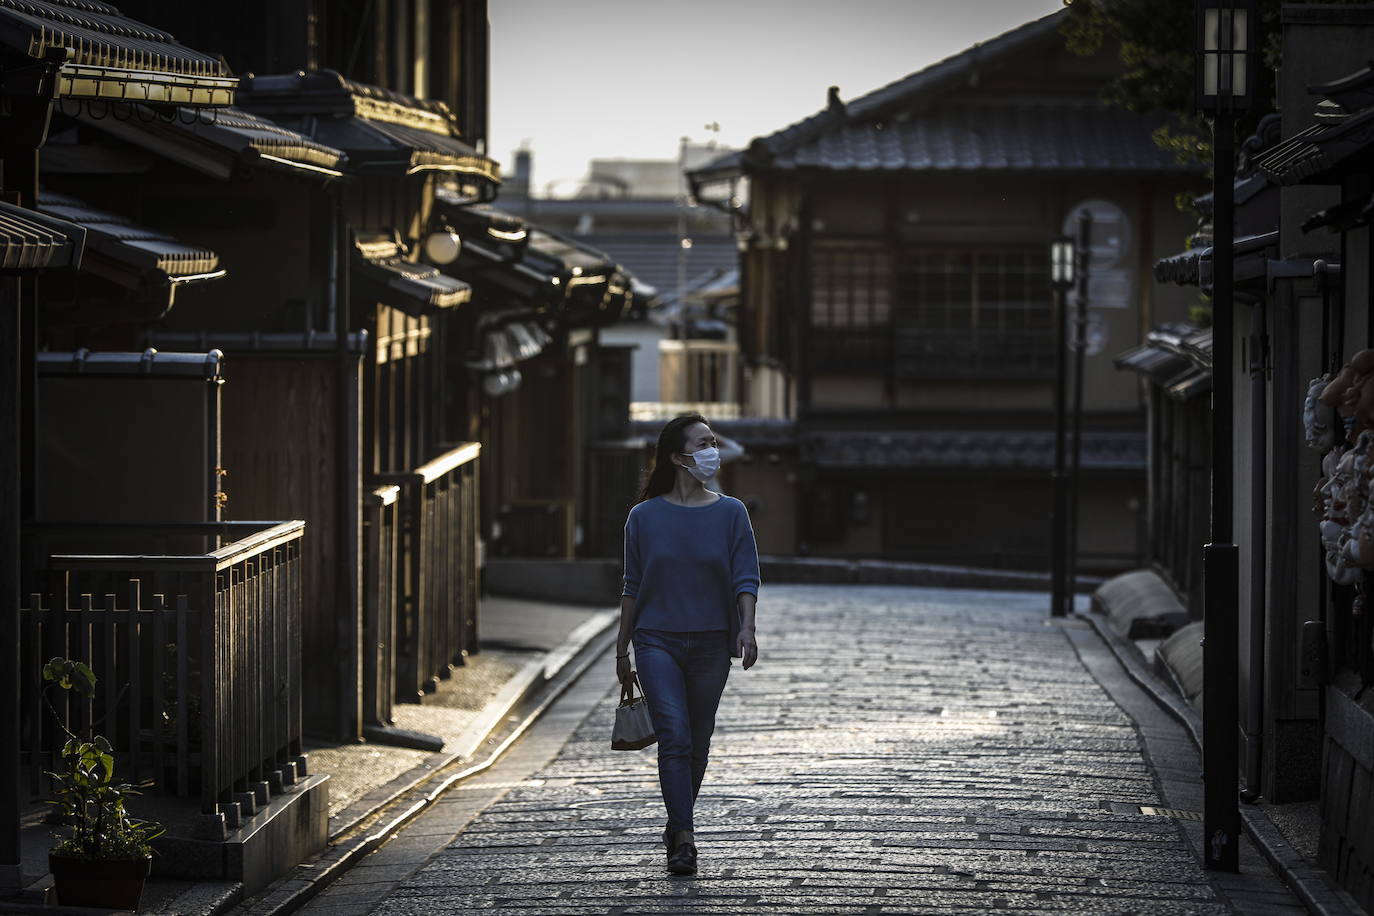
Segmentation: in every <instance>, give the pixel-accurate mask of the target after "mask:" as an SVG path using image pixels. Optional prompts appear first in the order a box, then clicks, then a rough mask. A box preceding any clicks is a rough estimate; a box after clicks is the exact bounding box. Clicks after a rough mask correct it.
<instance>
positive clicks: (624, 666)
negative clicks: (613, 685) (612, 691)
mask: <svg viewBox="0 0 1374 916" xmlns="http://www.w3.org/2000/svg"><path fill="white" fill-rule="evenodd" d="M634 676H635V672H634V668H632V667H630V656H628V655H617V656H616V659H615V677H616V680H618V681H620V686H622V687H624V686H625V685H626V684H628V683H629V682H630V680H631V679H632V678H633V677H634Z"/></svg>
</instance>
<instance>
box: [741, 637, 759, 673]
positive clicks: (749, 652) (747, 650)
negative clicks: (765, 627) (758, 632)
mask: <svg viewBox="0 0 1374 916" xmlns="http://www.w3.org/2000/svg"><path fill="white" fill-rule="evenodd" d="M735 651H736V652H738V653H739V655H740V658H741V659H743V661H744V670H745V671H748V670H749V669H750V668H752V667H754V662H756V661H758V660H759V644H758V642H756V641H755V639H754V631H753V629H752V628H743V627H742V628H741V629H740V631H739V638H738V639H737V640H736V642H735Z"/></svg>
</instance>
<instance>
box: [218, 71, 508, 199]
mask: <svg viewBox="0 0 1374 916" xmlns="http://www.w3.org/2000/svg"><path fill="white" fill-rule="evenodd" d="M239 103H240V104H241V105H242V106H243V107H244V108H247V109H250V110H252V111H253V112H255V113H257V114H261V115H264V116H266V117H269V118H271V119H272V120H273V121H276V122H277V123H279V124H281V125H283V126H285V127H288V128H291V129H292V130H296V131H299V132H300V133H303V134H305V135H306V136H308V137H311V138H312V139H314V140H316V141H318V142H320V143H322V144H325V145H327V146H331V147H335V148H337V149H341V150H343V151H344V152H345V153H347V154H348V158H349V160H350V161H351V163H352V164H353V166H354V167H355V168H359V169H366V168H378V169H383V170H397V169H399V170H402V171H404V172H405V173H407V174H410V173H414V172H424V171H437V172H453V173H458V174H465V175H471V176H475V177H478V178H482V179H485V180H487V181H491V182H497V181H499V180H500V169H499V168H498V166H497V164H496V163H495V162H494V161H493V160H491V159H488V158H487V157H486V156H483V155H481V154H480V153H478V152H477V151H476V150H475V149H473V148H472V147H471V146H469V145H468V144H466V143H464V142H463V140H462V138H461V137H460V136H459V132H458V126H457V122H456V121H455V120H454V117H453V113H452V112H451V111H449V108H448V106H447V105H445V104H444V103H443V102H439V101H434V100H427V99H420V98H416V97H414V96H409V95H403V94H401V93H399V92H392V91H391V90H388V89H382V88H381V87H378V86H369V85H367V84H365V83H358V82H354V81H353V80H349V79H346V78H345V77H343V76H341V75H340V74H338V73H335V72H334V71H332V70H319V71H315V72H311V73H288V74H276V75H271V76H253V77H247V78H245V79H244V80H243V81H242V84H241V85H240V87H239ZM321 115H325V116H326V117H321Z"/></svg>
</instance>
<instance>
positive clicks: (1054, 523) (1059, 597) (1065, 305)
mask: <svg viewBox="0 0 1374 916" xmlns="http://www.w3.org/2000/svg"><path fill="white" fill-rule="evenodd" d="M1073 283H1074V250H1073V238H1072V236H1067V235H1063V236H1060V237H1058V238H1056V239H1055V240H1054V241H1053V242H1051V243H1050V289H1052V290H1053V291H1054V314H1055V360H1054V363H1055V365H1054V474H1053V478H1052V479H1053V483H1054V492H1053V499H1054V510H1053V512H1052V513H1051V516H1050V517H1051V529H1052V530H1051V535H1050V562H1051V571H1050V579H1051V583H1050V585H1051V588H1050V614H1051V615H1052V616H1054V617H1063V616H1065V615H1067V614H1068V612H1069V602H1068V572H1069V562H1068V553H1067V551H1068V546H1069V544H1068V537H1069V489H1068V471H1067V469H1066V468H1065V459H1066V454H1067V449H1066V441H1065V440H1066V439H1067V433H1068V429H1067V427H1068V409H1067V408H1068V403H1067V402H1068V383H1069V372H1068V362H1069V360H1068V343H1069V296H1068V293H1069V290H1070V289H1072V288H1073Z"/></svg>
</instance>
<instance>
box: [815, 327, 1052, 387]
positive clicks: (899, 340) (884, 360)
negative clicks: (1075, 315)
mask: <svg viewBox="0 0 1374 916" xmlns="http://www.w3.org/2000/svg"><path fill="white" fill-rule="evenodd" d="M813 333H814V336H813V338H812V340H811V345H810V349H809V353H810V357H811V370H812V372H815V373H820V374H832V373H833V374H837V375H879V376H885V375H888V374H889V373H891V374H892V375H894V376H896V378H898V379H908V380H911V379H924V378H1011V379H1026V378H1032V379H1035V378H1049V377H1051V376H1052V375H1053V374H1054V361H1055V339H1054V332H1053V331H1052V330H1050V329H1041V328H1035V329H1030V330H1018V331H1006V330H1000V329H995V328H994V329H981V330H973V329H969V328H960V329H956V330H918V329H913V328H898V329H895V330H894V329H891V328H864V329H825V330H824V331H823V332H821V331H815V332H813Z"/></svg>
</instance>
